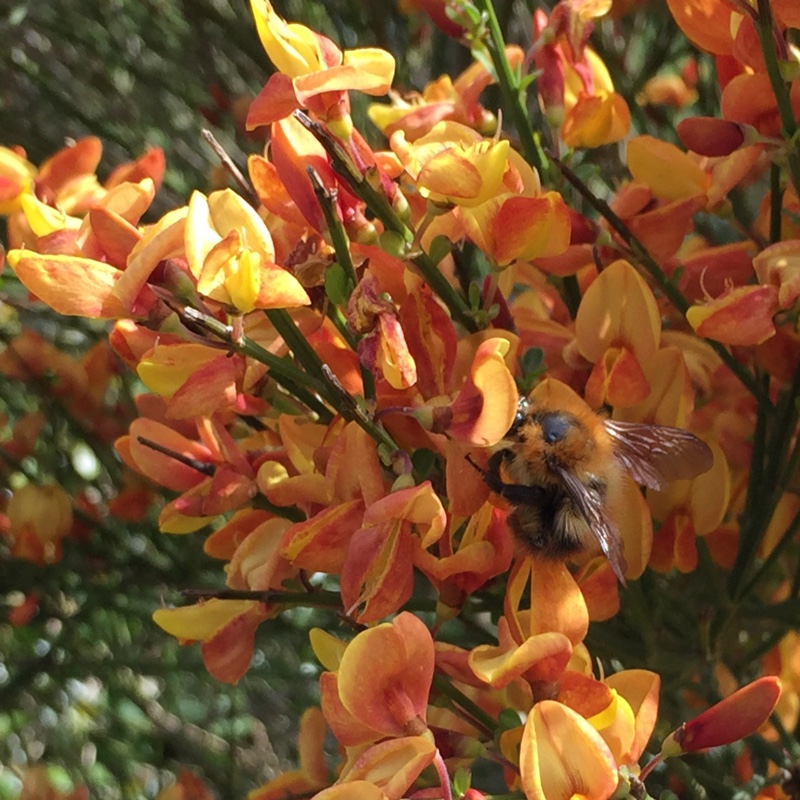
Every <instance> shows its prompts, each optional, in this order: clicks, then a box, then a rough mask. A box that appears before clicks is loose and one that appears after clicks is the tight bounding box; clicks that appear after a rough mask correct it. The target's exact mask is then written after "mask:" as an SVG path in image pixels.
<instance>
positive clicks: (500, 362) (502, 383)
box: [447, 338, 519, 447]
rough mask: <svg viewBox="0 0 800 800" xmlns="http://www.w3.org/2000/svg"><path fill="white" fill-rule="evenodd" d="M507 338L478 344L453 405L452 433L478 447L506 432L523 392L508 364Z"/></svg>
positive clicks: (488, 445)
mask: <svg viewBox="0 0 800 800" xmlns="http://www.w3.org/2000/svg"><path fill="white" fill-rule="evenodd" d="M509 350H510V343H509V342H508V340H507V339H501V338H491V339H487V340H486V341H484V342H481V344H480V345H478V348H477V350H476V351H475V357H474V358H473V361H472V366H471V368H470V373H469V376H468V377H467V380H466V381H465V382H464V384H463V385H462V387H461V389H460V390H459V392H458V394H457V395H456V397H455V399H454V400H453V402H452V404H451V406H450V409H451V411H452V413H453V416H452V420H451V421H450V424H449V425H448V427H447V432H448V434H449V435H450V436H452V437H453V438H455V439H457V440H458V441H462V442H465V443H467V444H470V445H475V446H477V447H491V446H492V445H495V444H497V442H499V441H500V439H502V438H503V436H505V435H506V433H507V432H508V429H509V428H510V427H511V423H512V422H513V421H514V415H515V414H516V413H517V404H518V402H519V392H518V391H517V386H516V383H515V382H514V378H513V376H512V375H511V373H510V372H509V369H508V366H507V365H506V361H505V356H506V354H507V353H508V352H509Z"/></svg>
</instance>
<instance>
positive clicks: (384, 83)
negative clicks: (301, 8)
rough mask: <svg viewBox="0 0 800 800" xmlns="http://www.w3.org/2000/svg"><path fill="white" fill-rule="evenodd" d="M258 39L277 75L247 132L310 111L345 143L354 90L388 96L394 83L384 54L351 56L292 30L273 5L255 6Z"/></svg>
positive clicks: (258, 0)
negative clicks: (350, 95)
mask: <svg viewBox="0 0 800 800" xmlns="http://www.w3.org/2000/svg"><path fill="white" fill-rule="evenodd" d="M250 7H251V9H252V12H253V17H254V18H255V22H256V28H257V29H258V35H259V37H260V38H261V44H262V45H263V47H264V50H265V51H266V53H267V55H268V56H269V58H270V59H271V61H272V63H273V64H274V65H275V67H276V69H277V70H278V72H277V73H275V74H274V75H273V76H272V77H271V78H270V79H269V81H267V84H266V86H264V88H263V89H262V91H261V94H259V96H258V97H257V98H256V99H255V101H254V102H253V104H252V106H251V107H250V113H249V114H248V115H247V123H246V125H247V129H248V130H252V129H253V128H256V127H258V126H259V125H268V124H270V123H272V122H276V121H277V120H279V119H283V118H284V117H286V116H289V115H290V114H291V113H292V111H293V110H294V109H295V108H308V109H310V110H311V111H313V112H314V113H315V114H316V115H317V116H319V117H320V119H323V120H325V121H326V122H327V123H328V126H329V127H330V129H331V130H332V131H333V133H335V134H336V135H337V136H339V137H340V138H341V139H343V140H348V139H349V138H350V136H351V134H352V132H353V124H352V121H351V119H350V101H349V98H348V95H347V91H348V90H349V89H356V90H358V91H362V92H365V93H366V94H371V95H382V94H386V92H387V91H388V90H389V88H390V87H391V85H392V80H393V78H394V58H393V57H392V56H391V55H390V54H389V53H387V52H386V51H385V50H381V49H379V48H360V49H357V50H346V51H345V52H344V53H342V51H341V50H340V49H339V48H338V47H337V46H336V45H335V44H334V43H333V42H332V41H331V40H330V39H328V38H326V37H325V36H322V35H320V34H318V33H315V32H314V31H312V30H310V29H309V28H306V27H305V25H300V24H299V23H290V24H287V23H286V22H284V21H283V20H282V19H281V18H280V17H279V16H278V15H277V14H276V13H275V10H274V9H273V8H272V3H270V2H269V0H250Z"/></svg>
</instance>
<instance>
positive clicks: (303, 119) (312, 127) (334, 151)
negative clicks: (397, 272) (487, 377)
mask: <svg viewBox="0 0 800 800" xmlns="http://www.w3.org/2000/svg"><path fill="white" fill-rule="evenodd" d="M294 117H295V119H297V121H298V122H299V123H300V124H301V125H302V126H303V127H304V128H306V130H308V131H309V132H310V133H312V134H313V135H314V137H315V138H316V139H317V141H319V143H320V144H321V145H322V146H323V147H324V148H325V152H326V153H327V154H328V156H329V157H330V160H331V167H332V168H333V170H334V171H335V172H336V174H337V175H338V176H339V177H340V178H342V179H343V180H344V182H345V183H346V184H347V185H348V186H349V187H350V189H351V190H352V192H353V193H354V194H355V195H356V196H357V197H358V198H359V199H360V200H363V201H364V203H366V205H367V208H368V209H369V210H370V211H371V212H372V213H373V214H375V216H376V217H377V218H378V219H379V220H380V221H381V222H382V223H383V226H384V228H385V229H386V230H387V231H394V232H395V233H397V234H399V235H400V236H401V237H402V239H403V241H404V242H406V243H407V244H408V245H409V246H410V245H411V243H412V242H413V241H414V231H412V230H411V228H409V227H408V225H406V223H405V222H404V221H403V220H402V219H401V218H400V216H399V215H398V214H397V212H396V211H395V210H394V209H393V208H392V206H391V204H390V203H389V201H388V199H387V197H386V195H385V194H384V193H383V192H381V191H378V190H377V189H375V188H374V187H373V186H372V185H371V183H370V182H369V181H368V180H367V179H366V177H365V176H364V175H363V174H362V172H361V170H360V169H359V168H358V167H357V166H356V164H355V163H354V162H353V160H352V158H351V157H350V155H349V153H348V152H347V151H346V150H345V148H344V147H343V145H342V144H341V142H340V141H339V140H338V139H337V138H336V137H335V136H333V135H332V134H331V133H330V132H329V131H328V129H327V128H326V127H325V126H324V125H322V124H321V123H319V122H315V121H314V120H312V119H311V117H309V116H308V114H305V113H303V112H302V111H295V112H294ZM411 261H412V262H413V263H414V265H415V266H416V267H417V269H418V270H419V271H420V274H421V275H422V277H423V278H424V279H425V281H426V282H427V283H428V285H429V286H430V287H431V289H433V291H434V292H435V293H436V294H437V295H438V296H439V297H440V298H441V300H442V302H443V303H444V304H445V305H446V306H447V308H448V310H449V311H450V315H451V316H452V317H453V319H454V320H455V321H456V322H458V323H459V324H460V325H462V326H463V327H464V328H466V329H467V330H468V331H469V332H470V333H474V332H476V331H477V330H478V326H477V324H476V323H475V320H474V319H473V317H472V316H471V314H470V310H469V307H468V305H467V303H466V301H465V300H464V298H463V297H462V296H461V295H460V294H459V293H458V292H457V291H456V290H455V289H454V288H453V287H452V286H451V285H450V283H449V281H448V280H447V278H445V277H444V275H442V273H441V271H440V270H439V267H438V266H437V265H436V264H435V263H434V262H433V260H432V259H431V258H430V257H429V256H428V255H427V254H426V253H421V254H420V255H417V256H414V257H413V258H411Z"/></svg>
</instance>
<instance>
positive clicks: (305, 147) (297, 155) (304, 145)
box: [271, 116, 337, 231]
mask: <svg viewBox="0 0 800 800" xmlns="http://www.w3.org/2000/svg"><path fill="white" fill-rule="evenodd" d="M271 156H272V163H273V164H274V165H275V169H276V170H277V172H278V177H279V178H280V180H281V182H282V183H283V185H284V186H285V187H286V190H287V191H288V192H289V196H290V197H291V198H292V200H294V202H295V204H296V205H297V207H298V208H299V209H300V212H301V213H302V214H303V216H304V217H305V219H306V221H307V222H308V224H309V225H311V227H313V228H314V229H315V230H317V231H326V230H327V223H326V222H325V218H324V216H323V214H322V209H321V208H320V205H319V201H318V200H317V196H316V195H315V194H314V187H313V186H312V185H311V179H310V178H309V177H308V172H307V171H306V170H307V169H308V168H309V167H313V168H314V169H315V170H316V171H317V173H318V175H319V176H320V178H321V179H322V183H323V185H324V186H325V187H326V188H328V189H329V190H331V189H333V188H334V187H336V185H337V183H336V178H335V176H334V174H333V170H332V169H331V166H330V163H329V161H328V157H327V155H326V154H325V150H324V148H323V147H322V145H321V144H320V143H319V142H318V141H317V140H316V139H315V138H314V136H313V135H312V134H311V133H309V132H308V131H307V130H306V129H305V128H304V127H303V126H302V125H301V124H300V123H299V122H297V120H295V119H294V117H291V116H290V117H286V119H282V120H280V121H279V122H275V123H274V124H273V125H272V149H271Z"/></svg>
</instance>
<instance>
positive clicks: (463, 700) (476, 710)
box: [433, 672, 497, 736]
mask: <svg viewBox="0 0 800 800" xmlns="http://www.w3.org/2000/svg"><path fill="white" fill-rule="evenodd" d="M433 686H434V688H436V689H437V690H438V691H439V692H441V693H442V694H443V695H444V696H445V697H448V698H450V700H452V701H453V703H455V705H457V706H458V707H459V708H460V709H462V710H463V711H465V712H466V713H467V714H469V716H470V717H472V718H473V720H474V723H475V725H476V727H478V728H479V729H480V730H482V731H484V732H485V733H486V734H488V735H489V736H494V732H495V731H496V730H497V720H496V719H495V718H494V717H492V716H490V715H489V714H487V713H486V712H485V711H484V710H483V709H482V708H481V707H480V706H479V705H478V704H477V703H475V702H473V701H472V700H470V699H469V697H467V696H466V695H465V694H464V693H463V692H462V691H460V690H459V689H457V688H456V687H455V686H453V683H452V682H451V680H450V678H448V677H447V676H446V675H444V674H442V673H440V672H435V673H434V674H433Z"/></svg>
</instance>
